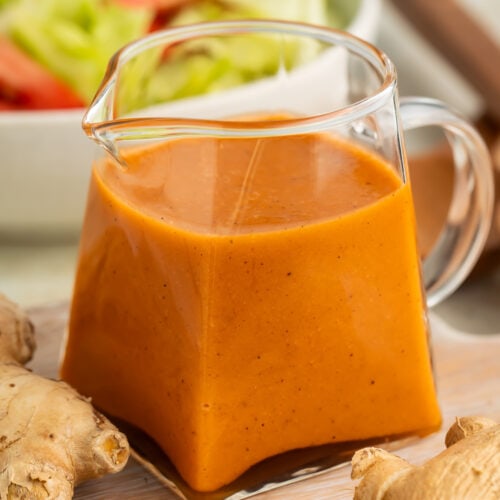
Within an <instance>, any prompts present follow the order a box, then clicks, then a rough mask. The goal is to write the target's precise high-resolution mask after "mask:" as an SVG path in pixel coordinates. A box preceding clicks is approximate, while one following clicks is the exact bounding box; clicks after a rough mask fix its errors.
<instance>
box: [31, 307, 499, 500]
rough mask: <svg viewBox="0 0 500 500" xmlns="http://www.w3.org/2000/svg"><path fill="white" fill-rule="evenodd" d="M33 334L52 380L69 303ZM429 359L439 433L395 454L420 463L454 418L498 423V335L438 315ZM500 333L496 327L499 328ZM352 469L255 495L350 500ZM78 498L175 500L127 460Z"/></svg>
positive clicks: (36, 311)
mask: <svg viewBox="0 0 500 500" xmlns="http://www.w3.org/2000/svg"><path fill="white" fill-rule="evenodd" d="M30 315H31V318H32V320H33V322H34V323H35V327H36V330H37V341H38V349H37V352H36V354H35V359H34V360H33V362H32V363H31V365H30V366H31V368H32V369H33V370H34V371H35V372H37V373H40V374H42V375H45V376H51V377H56V376H57V365H58V358H59V351H60V345H61V341H62V336H63V333H64V329H65V325H66V322H67V316H68V308H67V304H65V303H62V304H55V305H51V306H44V307H37V308H33V309H31V310H30ZM431 325H432V332H433V355H434V363H435V370H436V379H437V386H438V393H439V400H440V404H441V408H442V412H443V418H444V423H443V428H442V430H441V431H440V432H437V433H435V434H432V435H430V436H428V437H426V438H423V439H420V440H417V441H416V442H412V444H411V445H407V446H405V447H403V448H401V449H399V450H398V451H397V454H398V455H400V456H402V457H404V458H406V459H407V460H409V461H411V462H412V463H415V464H417V463H421V462H423V461H425V460H426V459H427V458H430V457H431V456H433V455H435V454H437V453H439V452H440V451H441V450H442V449H443V448H444V444H443V443H444V434H445V432H446V429H447V428H448V427H449V425H450V424H451V423H452V422H453V420H454V419H455V417H456V416H465V415H484V416H488V417H490V418H494V419H497V420H499V421H500V334H496V335H494V334H493V335H473V334H465V333H461V332H457V331H456V330H454V329H452V328H451V327H450V326H448V325H447V324H446V323H444V322H443V321H442V320H440V319H439V318H438V317H432V318H431ZM499 329H500V325H499ZM350 472H351V471H350V466H349V465H346V466H343V467H341V468H339V469H336V470H332V471H329V472H325V473H323V474H321V475H320V476H317V477H315V478H311V479H307V480H304V481H301V482H298V483H295V484H293V485H288V486H285V487H282V488H279V489H276V490H274V491H270V492H267V493H264V494H260V495H257V496H255V497H254V498H258V499H290V498H293V499H294V500H306V499H308V500H311V499H314V500H321V499H325V500H326V499H329V500H331V499H348V498H352V494H353V489H354V486H355V485H354V483H353V481H351V479H350ZM75 498H76V499H107V500H108V499H109V500H113V499H120V500H128V499H140V500H149V499H151V500H153V499H154V500H162V499H175V498H177V496H176V495H175V494H173V493H172V492H171V491H169V490H168V489H166V488H165V487H164V486H163V485H162V484H161V483H160V482H159V481H158V480H157V479H156V478H155V477H154V476H153V475H152V474H151V473H149V472H147V471H146V470H145V469H144V468H143V467H142V466H141V465H139V464H138V463H137V462H136V461H135V460H133V459H131V460H130V461H129V463H128V465H127V467H126V468H125V469H124V470H123V471H122V472H120V473H118V474H116V475H114V476H107V477H105V478H102V479H98V480H94V481H88V482H87V483H84V484H82V485H80V486H78V487H77V489H76V491H75Z"/></svg>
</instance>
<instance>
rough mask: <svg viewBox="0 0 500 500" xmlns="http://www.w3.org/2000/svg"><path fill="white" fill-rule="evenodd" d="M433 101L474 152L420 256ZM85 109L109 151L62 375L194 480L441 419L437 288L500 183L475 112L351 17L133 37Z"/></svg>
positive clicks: (101, 167)
mask: <svg viewBox="0 0 500 500" xmlns="http://www.w3.org/2000/svg"><path fill="white" fill-rule="evenodd" d="M428 125H438V126H442V127H444V129H445V130H446V134H447V135H448V137H449V139H450V142H451V145H452V147H453V150H454V153H455V162H456V171H455V194H454V198H453V202H452V204H451V207H450V211H449V214H448V219H447V224H446V226H445V228H444V231H443V234H442V236H441V238H440V240H439V241H438V243H437V244H436V246H435V248H434V250H433V252H432V253H431V254H430V256H429V257H427V258H426V260H425V262H424V263H423V274H422V273H421V263H420V259H419V252H418V246H417V241H416V231H415V218H414V209H413V202H412V195H411V186H410V180H409V178H408V173H407V164H406V157H405V147H404V136H403V130H404V129H409V128H415V127H420V126H428ZM84 129H85V131H86V133H87V134H88V135H89V136H90V137H91V138H92V139H94V140H95V141H97V142H98V143H99V144H100V145H102V146H103V148H104V149H105V150H106V152H107V154H106V156H105V157H104V158H103V159H101V160H99V161H97V162H96V163H95V164H94V166H93V173H92V179H91V184H90V189H89V197H88V203H87V213H86V218H85V223H84V226H83V231H82V236H81V247H80V257H79V264H78V273H77V278H76V284H75V290H74V296H73V303H72V310H71V318H70V325H69V332H68V339H67V345H66V351H65V355H64V360H63V364H62V376H63V378H64V379H66V380H67V381H68V382H70V383H71V384H72V385H74V386H75V387H76V388H77V389H79V390H80V391H81V392H82V393H83V394H85V395H88V396H91V397H92V400H93V402H94V403H95V404H96V405H97V406H98V407H99V408H100V409H102V410H103V411H105V412H106V413H108V414H109V415H111V416H113V417H117V418H118V419H120V420H122V421H124V422H126V423H127V424H132V426H134V428H139V429H141V430H142V431H144V432H145V433H146V434H147V435H149V436H150V437H151V438H152V439H153V440H154V442H155V443H156V444H157V445H158V446H159V448H161V450H162V452H163V453H165V454H166V455H167V456H168V458H169V459H170V461H171V462H172V464H173V472H171V473H172V474H173V476H172V477H174V481H175V482H177V484H178V485H179V487H180V488H181V489H182V491H183V492H184V493H183V494H184V495H185V496H186V498H195V497H196V498H198V497H200V498H205V496H206V497H207V498H226V497H230V496H231V494H235V492H237V491H239V492H240V493H237V494H236V496H235V497H234V498H243V497H244V496H245V495H247V494H250V493H252V492H255V491H262V490H265V489H266V488H271V487H275V486H276V485H277V484H281V483H283V482H288V481H292V480H297V479H300V478H303V477H307V476H309V475H311V474H313V473H317V472H318V471H321V470H324V469H325V468H328V467H331V466H332V465H333V464H335V463H338V462H339V461H345V460H348V459H349V455H348V453H347V451H348V450H354V449H356V448H357V447H359V446H360V445H361V443H366V442H367V440H372V441H373V440H374V441H375V442H381V441H384V440H388V439H389V440H390V439H396V438H400V437H402V436H408V435H414V436H415V435H416V436H421V435H425V434H427V433H429V432H432V431H434V430H436V429H438V428H439V426H440V422H441V414H440V410H439V405H438V400H437V396H436V390H435V383H434V379H433V371H432V364H431V357H430V349H429V325H428V322H427V306H428V305H430V306H432V305H434V304H436V303H437V302H439V301H441V300H443V299H444V298H445V297H447V296H448V295H449V294H450V293H452V292H453V291H454V290H455V289H456V288H457V287H458V286H459V285H460V283H461V282H462V281H463V280H464V279H465V277H466V276H467V274H468V273H469V272H470V270H471V268H472V266H473V264H474V263H475V261H476V260H477V258H478V256H479V254H480V252H481V249H482V247H483V245H484V242H485V238H486V236H487V233H488V229H489V225H490V221H491V211H492V200H493V189H492V185H493V184H492V179H491V169H490V161H489V156H488V153H487V150H486V148H485V146H484V144H483V142H482V141H481V139H480V137H479V136H478V134H477V133H476V132H475V131H474V130H473V129H472V128H471V127H470V126H469V125H468V124H467V123H465V122H464V121H463V120H462V119H461V118H460V117H458V116H456V115H455V114H454V113H453V112H452V111H451V110H449V109H447V107H446V106H445V105H444V104H442V103H440V102H437V101H434V100H427V99H422V98H408V99H402V100H400V99H399V98H398V93H397V80H396V71H395V68H394V67H393V64H392V63H391V61H390V60H389V59H388V58H387V56H386V55H385V54H383V53H382V52H380V51H379V50H377V49H376V48H375V47H373V46H371V45H369V44H368V43H366V42H364V41H362V40H360V39H358V38H355V37H354V36H351V35H349V34H347V33H343V32H340V31H334V30H331V29H327V28H321V27H313V26H307V25H302V24H295V23H287V22H276V21H231V22H219V23H210V24H204V25H193V26H187V27H181V28H176V29H172V30H168V31H164V32H160V33H155V34H152V35H150V36H148V37H146V38H144V39H141V40H138V41H137V42H134V43H132V44H130V45H128V46H127V47H125V48H124V49H123V50H121V51H120V52H119V53H118V54H116V55H115V57H114V58H113V59H112V60H111V62H110V65H109V69H108V72H107V74H106V76H105V78H104V81H103V84H102V86H101V88H100V90H99V91H98V93H97V95H96V97H95V99H94V102H93V103H92V105H91V106H90V108H89V110H88V112H87V113H86V115H85V118H84ZM131 432H132V433H133V432H135V431H131ZM294 450H302V451H305V452H306V455H305V457H306V458H304V459H299V458H297V457H296V455H293V457H294V458H293V460H292V461H291V462H287V461H285V462H283V461H281V462H279V463H280V465H279V467H277V466H276V467H277V468H276V467H275V466H274V465H273V466H271V465H270V464H271V463H275V462H273V461H272V460H271V461H270V459H271V457H276V456H278V461H279V460H281V459H282V457H283V456H284V455H283V454H286V453H288V454H290V453H292V454H293V453H295V451H294ZM263 461H264V463H263V465H262V462H263ZM257 464H260V465H257ZM284 464H285V465H284ZM290 464H293V465H290ZM249 469H250V472H247V471H248V470H249ZM255 470H258V471H259V472H258V474H257V475H254V476H252V471H255ZM271 471H272V473H271ZM165 474H166V473H165ZM245 478H246V479H245ZM195 492H198V493H195ZM200 492H201V493H200ZM200 495H201V496H200ZM203 495H205V496H203Z"/></svg>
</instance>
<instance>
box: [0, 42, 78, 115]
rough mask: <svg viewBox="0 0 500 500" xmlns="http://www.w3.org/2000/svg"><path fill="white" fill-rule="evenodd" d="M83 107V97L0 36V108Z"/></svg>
mask: <svg viewBox="0 0 500 500" xmlns="http://www.w3.org/2000/svg"><path fill="white" fill-rule="evenodd" d="M83 106H85V103H84V102H83V100H82V99H81V98H80V97H79V96H78V95H77V94H75V92H73V90H72V89H71V88H69V87H68V86H67V85H66V84H65V83H64V82H62V81H61V80H59V79H58V78H56V77H55V76H53V75H52V74H50V73H49V72H48V71H47V70H46V69H45V68H44V67H43V66H41V65H40V64H38V63H37V62H36V61H33V60H32V59H30V57H29V56H28V55H27V54H25V53H24V52H23V51H22V50H21V49H19V48H18V47H17V46H16V45H14V43H12V42H11V41H10V40H7V39H6V38H1V37H0V111H2V110H8V109H18V110H19V109H33V110H36V109H38V110H40V109H63V108H79V107H83Z"/></svg>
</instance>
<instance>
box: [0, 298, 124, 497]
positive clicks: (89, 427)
mask: <svg viewBox="0 0 500 500" xmlns="http://www.w3.org/2000/svg"><path fill="white" fill-rule="evenodd" d="M34 347H35V342H34V329H33V326H32V324H31V322H30V321H29V319H28V317H27V316H26V315H25V314H24V312H22V311H21V310H20V309H19V308H18V307H17V306H16V305H15V304H13V303H12V302H11V301H9V300H8V299H7V298H6V297H4V296H3V295H0V498H1V499H4V498H5V499H9V500H10V499H25V500H42V499H58V500H65V499H71V498H72V497H73V491H74V487H75V485H77V484H78V483H80V482H81V481H84V480H86V479H91V478H95V477H99V476H102V475H104V474H106V473H109V472H117V471H119V470H121V469H123V467H124V466H125V464H126V463H127V460H128V457H129V453H130V451H129V445H128V442H127V438H126V437H125V435H124V434H122V433H121V432H119V431H118V429H116V427H115V426H114V425H113V424H112V423H111V422H109V420H107V419H106V418H105V417H104V416H103V415H101V414H100V413H99V412H97V411H96V410H95V409H94V408H93V407H92V405H91V404H90V401H89V400H88V399H86V398H84V397H83V396H81V395H80V394H78V393H77V392H76V391H75V390H74V389H73V388H71V387H70V386H69V385H68V384H66V383H65V382H62V381H57V380H50V379H46V378H43V377H40V376H38V375H36V374H34V373H32V372H31V371H29V370H27V369H26V368H24V366H22V365H23V364H24V363H26V362H27V361H29V359H30V358H31V356H32V353H33V350H34Z"/></svg>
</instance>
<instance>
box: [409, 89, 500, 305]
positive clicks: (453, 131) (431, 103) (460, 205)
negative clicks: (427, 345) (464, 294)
mask: <svg viewBox="0 0 500 500" xmlns="http://www.w3.org/2000/svg"><path fill="white" fill-rule="evenodd" d="M400 115H401V119H402V125H403V129H404V130H411V129H414V128H418V127H427V126H439V127H442V128H443V129H444V131H445V134H446V136H447V138H448V140H449V142H450V146H451V149H452V152H453V160H454V185H453V195H452V200H451V203H450V207H449V211H448V215H447V217H446V222H445V224H444V227H443V230H442V232H441V234H440V235H439V238H438V240H437V242H436V244H435V245H434V247H433V249H432V251H431V252H430V253H429V255H428V256H427V257H426V258H425V259H424V260H423V263H422V264H423V277H424V283H425V289H426V292H427V304H428V306H429V307H432V306H434V305H436V304H438V303H439V302H441V301H442V300H444V299H445V298H447V297H448V296H449V295H451V294H452V293H453V292H454V291H455V290H456V289H457V288H458V287H459V286H460V285H461V284H462V282H463V281H464V280H465V278H466V277H467V276H468V275H469V273H470V271H471V270H472V268H473V267H474V264H475V263H476V262H477V260H478V258H479V256H480V254H481V251H482V250H483V248H484V244H485V242H486V238H487V236H488V232H489V229H490V225H491V220H492V215H493V204H494V187H493V186H494V181H493V170H492V166H491V158H490V155H489V152H488V149H487V147H486V145H485V143H484V141H483V140H482V138H481V136H480V135H479V133H478V132H476V131H475V130H474V128H473V127H472V126H471V125H470V124H469V123H467V122H466V121H465V120H464V119H463V118H461V117H460V116H459V115H458V114H456V113H455V112H454V111H452V110H451V109H450V108H448V107H447V106H446V105H445V104H444V103H442V102H440V101H437V100H434V99H428V98H421V97H405V98H401V101H400Z"/></svg>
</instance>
